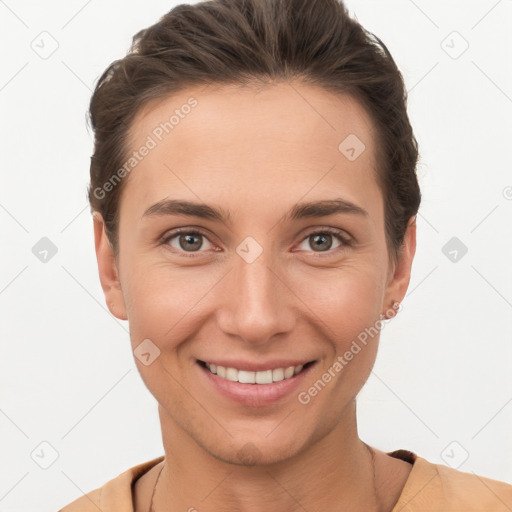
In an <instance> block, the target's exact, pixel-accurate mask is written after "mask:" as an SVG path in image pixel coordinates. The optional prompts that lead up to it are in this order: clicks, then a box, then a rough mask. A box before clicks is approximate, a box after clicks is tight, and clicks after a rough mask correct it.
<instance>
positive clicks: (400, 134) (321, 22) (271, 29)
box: [88, 0, 421, 258]
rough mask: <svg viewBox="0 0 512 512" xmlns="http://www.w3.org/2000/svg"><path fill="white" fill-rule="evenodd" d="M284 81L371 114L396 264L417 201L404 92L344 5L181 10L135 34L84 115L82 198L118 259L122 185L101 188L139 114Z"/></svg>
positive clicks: (237, 3) (272, 3)
mask: <svg viewBox="0 0 512 512" xmlns="http://www.w3.org/2000/svg"><path fill="white" fill-rule="evenodd" d="M291 79H300V80H302V81H304V83H309V84H312V85H316V86H319V87H321V88H323V89H325V90H327V91H330V92H333V93H348V94H351V95H353V96H354V97H355V98H356V99H357V100H358V101H359V102H360V103H361V104H362V105H363V107H364V108H366V110H367V111H368V112H369V114H370V116H371V118H372V120H373V122H374V123H375V126H376V130H375V135H376V143H377V152H378V155H376V157H377V162H378V166H379V172H378V177H377V180H378V183H379V186H380V188H381V191H382V194H383V197H384V204H385V229H386V240H387V246H388V250H389V252H390V254H391V256H392V257H393V258H396V257H397V255H398V250H399V248H400V246H401V245H402V243H403V238H404V234H405V231H406V227H407V223H408V221H409V219H410V217H411V216H413V215H416V214H417V211H418V208H419V205H420V200H421V194H420V189H419V185H418V180H417V176H416V164H417V160H418V145H417V142H416V139H415V137H414V134H413V131H412V128H411V125H410V123H409V118H408V115H407V111H406V103H407V92H406V89H405V86H404V81H403V78H402V75H401V73H400V71H399V70H398V68H397V66H396V64H395V62H394V60H393V58H392V56H391V54H390V53H389V51H388V49H387V48H386V46H385V45H384V43H383V42H382V41H381V40H380V39H379V38H378V37H377V36H375V35H374V34H372V33H371V32H368V31H367V30H366V29H364V28H363V27H362V26H361V25H360V24H359V23H358V22H357V21H355V20H354V19H352V18H351V17H350V16H349V14H348V11H347V9H346V7H345V5H344V4H343V2H342V0H209V1H203V2H200V3H196V4H194V5H188V4H181V5H178V6H176V7H175V8H174V9H172V10H171V11H170V12H168V13H167V14H166V15H164V16H163V17H162V18H161V19H160V20H159V21H158V22H157V23H155V24H154V25H152V26H150V27H148V28H146V29H144V30H141V31H140V32H138V33H137V34H135V36H134V37H133V42H132V45H131V47H130V50H129V52H128V54H127V55H126V56H125V57H124V58H122V59H119V60H116V61H114V62H113V63H112V64H111V65H110V66H109V67H108V68H107V69H106V70H105V72H104V73H103V75H102V76H101V77H100V78H99V80H98V83H97V85H96V88H95V90H94V93H93V95H92V98H91V103H90V110H89V116H90V121H91V125H92V128H93V130H94V134H95V143H94V154H93V155H92V157H91V168H90V175H91V182H90V185H89V188H88V199H89V202H90V205H91V211H92V212H94V211H97V212H99V213H100V214H101V215H102V217H103V219H104V221H105V228H106V232H107V235H108V239H109V241H110V243H111V245H112V247H113V249H114V252H115V254H116V256H117V255H118V226H119V204H120V197H121V192H122V189H123V183H124V182H125V180H121V181H120V182H119V183H118V184H115V185H116V186H110V187H108V194H107V193H106V191H105V188H104V184H106V183H109V182H110V183H113V182H112V178H113V177H115V176H114V175H115V173H116V171H118V170H119V169H120V168H121V166H122V165H123V163H124V162H125V161H126V156H127V155H128V153H129V148H128V147H127V146H128V140H127V139H128V137H127V135H128V132H129V129H130V125H131V122H132V121H133V119H134V117H135V116H136V114H137V113H138V112H139V111H140V109H141V108H142V107H143V106H144V105H146V104H147V103H148V102H149V101H150V100H154V99H158V98H164V97H165V96H168V95H169V94H172V93H173V92H177V91H180V90H183V89H185V88H186V87H188V86H195V85H200V84H212V83H218V84H237V83H238V84H247V83H249V84H250V83H251V82H254V81H257V80H269V81H275V80H291ZM340 142H341V141H340ZM98 191H101V192H98Z"/></svg>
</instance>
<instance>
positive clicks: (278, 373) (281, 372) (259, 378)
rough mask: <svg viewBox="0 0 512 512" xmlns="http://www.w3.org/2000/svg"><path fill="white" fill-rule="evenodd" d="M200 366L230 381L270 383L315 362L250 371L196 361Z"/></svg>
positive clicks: (288, 377)
mask: <svg viewBox="0 0 512 512" xmlns="http://www.w3.org/2000/svg"><path fill="white" fill-rule="evenodd" d="M198 362H199V364H200V365H201V366H203V367H204V368H206V369H207V370H209V371H210V373H213V374H214V375H217V376H218V377H220V378H222V379H225V380H229V381H231V382H240V383H241V384H272V383H274V382H280V381H282V380H288V379H291V378H293V377H295V376H296V375H298V374H299V373H301V372H302V371H304V370H305V369H306V368H308V367H309V366H311V365H312V364H314V363H315V361H310V362H309V363H306V364H304V365H299V366H288V367H286V368H274V369H273V370H262V371H258V372H250V371H247V370H238V369H237V368H231V367H225V366H220V365H216V364H212V363H206V362H204V361H198Z"/></svg>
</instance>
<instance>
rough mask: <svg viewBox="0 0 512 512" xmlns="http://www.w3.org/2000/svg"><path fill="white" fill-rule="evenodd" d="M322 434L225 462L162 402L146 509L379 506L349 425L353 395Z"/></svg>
mask: <svg viewBox="0 0 512 512" xmlns="http://www.w3.org/2000/svg"><path fill="white" fill-rule="evenodd" d="M348 409H349V410H347V411H346V413H345V414H344V415H343V418H342V420H341V421H340V422H339V423H338V424H337V425H336V427H335V428H334V429H333V430H332V431H331V432H330V433H329V434H327V435H326V436H324V437H322V438H321V439H318V440H316V441H315V440H311V442H310V443H309V445H308V446H307V447H305V448H304V449H303V451H301V452H300V453H297V454H294V455H293V456H291V457H289V458H287V459H286V460H281V461H279V462H273V463H271V464H259V465H240V464H232V463H229V462H226V461H224V460H220V459H219V458H217V457H215V456H213V455H212V454H211V453H210V452H209V451H208V450H205V449H204V448H203V447H201V446H199V445H198V444H197V443H196V442H195V441H194V439H192V438H191V437H190V436H189V434H188V433H187V432H185V431H184V430H183V429H181V428H180V427H179V426H178V425H177V424H176V423H175V422H174V420H173V419H172V418H171V417H170V416H169V415H168V414H167V413H166V412H165V411H163V410H162V409H161V408H160V409H159V410H160V421H161V425H162V436H163V442H164V450H165V460H166V463H165V466H164V467H163V471H162V472H161V474H160V477H159V481H158V486H157V487H156V490H155V493H154V496H153V511H154V512H162V511H164V510H169V505H170V504H172V510H194V509H196V510H200V511H201V512H210V511H218V510H226V509H229V510H238V511H241V512H260V511H265V512H274V511H276V512H277V511H282V510H296V509H300V508H302V509H305V510H320V509H326V510H334V509H336V510H346V509H351V510H365V511H371V512H378V511H380V510H382V509H383V506H382V499H381V497H379V493H378V487H379V485H378V475H377V474H376V473H378V471H377V470H376V464H375V459H374V457H373V453H372V451H371V449H370V448H369V447H368V446H367V445H366V444H365V443H363V442H362V441H361V440H360V439H359V437H358V435H357V428H356V409H355V401H354V402H352V403H351V404H350V405H349V407H348Z"/></svg>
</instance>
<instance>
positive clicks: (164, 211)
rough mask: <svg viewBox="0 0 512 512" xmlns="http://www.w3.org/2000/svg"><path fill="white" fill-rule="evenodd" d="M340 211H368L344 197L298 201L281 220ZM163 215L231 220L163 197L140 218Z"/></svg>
mask: <svg viewBox="0 0 512 512" xmlns="http://www.w3.org/2000/svg"><path fill="white" fill-rule="evenodd" d="M340 213H341V214H355V215H360V216H362V217H368V212H367V211H366V210H365V209H363V208H361V207H360V206H358V205H356V204H354V203H352V202H350V201H347V200H345V199H327V200H323V201H314V202H303V203H298V204H296V205H294V206H293V207H292V208H291V209H290V210H289V211H288V212H287V213H286V214H285V216H284V218H283V220H299V219H304V218H313V217H325V216H327V215H333V214H340ZM165 215H186V216H189V217H201V218H203V219H209V220H216V221H220V222H223V223H228V222H231V214H230V213H229V212H228V211H226V210H224V209H223V208H221V207H215V206H210V205H207V204H205V203H195V202H193V201H184V200H179V199H164V200H162V201H159V202H158V203H155V204H154V205H152V206H150V207H149V208H148V209H147V210H146V211H145V212H144V214H143V215H142V217H141V218H144V217H154V216H158V217H159V216H165Z"/></svg>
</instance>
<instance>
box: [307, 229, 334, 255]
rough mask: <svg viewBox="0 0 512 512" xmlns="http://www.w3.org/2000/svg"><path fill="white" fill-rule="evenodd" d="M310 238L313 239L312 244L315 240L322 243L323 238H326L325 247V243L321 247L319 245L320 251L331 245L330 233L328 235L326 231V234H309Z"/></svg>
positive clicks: (327, 248)
mask: <svg viewBox="0 0 512 512" xmlns="http://www.w3.org/2000/svg"><path fill="white" fill-rule="evenodd" d="M310 238H312V239H313V240H314V241H315V242H314V244H316V243H317V241H320V243H322V242H325V240H328V242H329V243H328V244H327V247H326V246H325V245H324V246H323V247H320V249H321V250H322V251H327V250H329V249H330V248H331V246H332V235H329V234H327V233H326V234H316V235H311V237H310ZM314 244H313V246H314Z"/></svg>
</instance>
